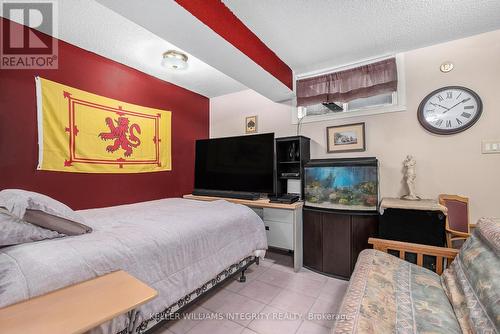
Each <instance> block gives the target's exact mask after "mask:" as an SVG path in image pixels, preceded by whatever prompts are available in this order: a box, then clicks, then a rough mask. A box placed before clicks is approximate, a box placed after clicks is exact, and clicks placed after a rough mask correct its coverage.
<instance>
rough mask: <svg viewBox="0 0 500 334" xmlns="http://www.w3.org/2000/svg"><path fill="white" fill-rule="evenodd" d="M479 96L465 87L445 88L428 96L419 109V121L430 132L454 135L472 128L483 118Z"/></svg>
mask: <svg viewBox="0 0 500 334" xmlns="http://www.w3.org/2000/svg"><path fill="white" fill-rule="evenodd" d="M482 108H483V105H482V103H481V99H480V98H479V96H478V95H477V94H476V93H475V92H474V91H472V90H470V89H468V88H465V87H458V86H453V87H444V88H440V89H438V90H435V91H434V92H432V93H430V94H429V95H427V96H426V97H425V98H424V99H423V101H422V102H421V103H420V106H419V107H418V120H419V122H420V124H422V126H423V127H424V128H425V129H427V130H428V131H430V132H432V133H436V134H442V135H447V134H453V133H458V132H462V131H464V130H467V129H468V128H470V127H471V126H472V125H474V123H476V122H477V120H478V119H479V117H480V116H481V112H482Z"/></svg>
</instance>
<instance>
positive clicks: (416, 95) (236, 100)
mask: <svg viewBox="0 0 500 334" xmlns="http://www.w3.org/2000/svg"><path fill="white" fill-rule="evenodd" d="M445 60H451V61H453V63H454V64H455V69H454V70H453V71H452V72H450V73H448V74H443V73H441V72H440V71H439V65H440V64H441V63H442V62H443V61H445ZM405 72H406V91H407V95H406V100H407V101H406V102H407V103H406V104H407V110H406V111H403V112H395V113H386V114H380V115H372V116H365V117H353V118H348V119H341V120H337V121H328V122H315V123H306V124H303V125H302V130H301V134H302V135H305V136H307V137H310V138H311V140H312V143H311V154H312V158H339V157H354V156H375V157H377V158H378V159H379V161H380V167H381V169H380V178H381V183H380V188H381V195H382V196H399V195H401V194H403V192H404V187H403V183H402V161H403V159H404V158H405V156H406V155H407V154H412V155H414V156H415V158H416V160H417V192H418V193H419V194H420V195H422V196H423V197H426V198H436V197H437V195H438V194H439V193H451V194H463V195H466V196H468V197H470V201H471V217H472V220H473V221H476V220H477V219H478V218H479V217H481V216H498V217H500V200H499V198H500V195H499V194H500V154H481V140H483V139H493V140H499V141H500V30H497V31H494V32H490V33H486V34H481V35H477V36H473V37H470V38H466V39H461V40H456V41H452V42H448V43H444V44H439V45H435V46H431V47H427V48H422V49H418V50H413V51H410V52H406V53H405ZM446 85H463V86H465V87H469V88H471V89H473V90H474V91H476V92H477V93H478V94H479V96H480V97H481V99H482V100H483V104H484V107H483V115H482V117H481V119H480V120H479V121H478V122H477V123H476V124H475V125H474V126H473V127H472V128H470V129H469V130H467V131H465V132H463V133H460V134H456V135H451V136H437V135H432V134H430V133H428V132H426V131H425V130H424V129H423V128H422V127H421V126H420V124H419V123H418V121H417V114H416V111H417V107H418V105H419V103H420V101H421V100H422V98H423V97H425V95H427V94H428V93H430V92H431V91H433V90H434V89H437V88H439V87H442V86H446ZM290 113H291V106H287V105H283V104H277V103H274V102H271V101H270V100H268V99H266V98H265V97H262V96H261V95H259V94H258V93H256V92H254V91H251V90H246V91H242V92H238V93H234V94H229V95H225V96H221V97H216V98H212V99H211V100H210V136H211V137H223V136H233V135H241V134H243V133H244V119H245V116H250V115H258V130H259V133H265V132H275V133H276V136H278V137H279V136H288V135H295V132H296V126H295V125H292V124H291V114H290ZM355 122H365V123H366V146H367V150H366V152H362V153H347V154H328V153H326V130H325V128H326V127H327V126H330V125H336V124H348V123H355Z"/></svg>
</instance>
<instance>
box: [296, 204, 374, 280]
mask: <svg viewBox="0 0 500 334" xmlns="http://www.w3.org/2000/svg"><path fill="white" fill-rule="evenodd" d="M303 211H304V221H303V228H304V245H303V247H304V267H306V268H308V269H311V270H314V271H316V272H319V273H322V274H325V275H328V276H332V277H336V278H340V279H346V280H348V279H349V278H350V277H351V273H352V271H353V270H354V265H355V264H356V260H357V258H358V255H359V253H360V252H361V251H362V250H363V249H366V248H371V247H370V245H368V238H370V237H375V236H376V235H377V230H378V218H379V215H378V212H355V211H333V210H325V209H317V208H310V207H304V210H303Z"/></svg>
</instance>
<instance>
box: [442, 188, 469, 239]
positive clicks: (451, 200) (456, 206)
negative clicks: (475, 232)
mask: <svg viewBox="0 0 500 334" xmlns="http://www.w3.org/2000/svg"><path fill="white" fill-rule="evenodd" d="M439 204H441V205H443V206H445V207H446V208H447V209H448V214H447V216H446V244H447V246H448V247H449V248H455V249H459V248H460V247H462V244H463V243H464V242H465V240H466V239H467V238H468V237H470V224H469V199H468V198H467V197H462V196H457V195H445V194H441V195H439Z"/></svg>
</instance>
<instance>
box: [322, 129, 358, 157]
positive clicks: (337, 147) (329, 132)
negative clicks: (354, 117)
mask: <svg viewBox="0 0 500 334" xmlns="http://www.w3.org/2000/svg"><path fill="white" fill-rule="evenodd" d="M326 141H327V152H328V153H342V152H363V151H365V150H366V147H365V123H355V124H346V125H337V126H329V127H327V128H326Z"/></svg>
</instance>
